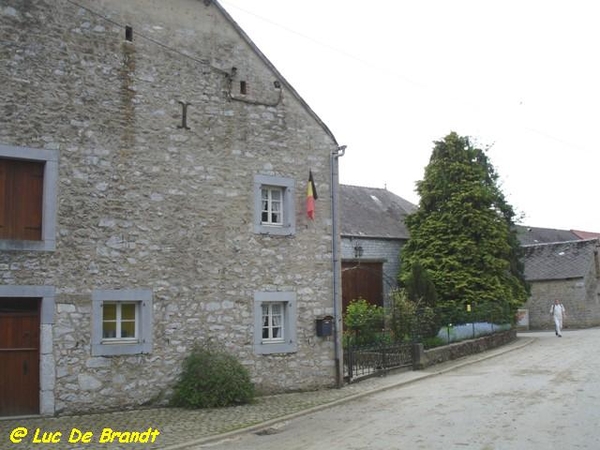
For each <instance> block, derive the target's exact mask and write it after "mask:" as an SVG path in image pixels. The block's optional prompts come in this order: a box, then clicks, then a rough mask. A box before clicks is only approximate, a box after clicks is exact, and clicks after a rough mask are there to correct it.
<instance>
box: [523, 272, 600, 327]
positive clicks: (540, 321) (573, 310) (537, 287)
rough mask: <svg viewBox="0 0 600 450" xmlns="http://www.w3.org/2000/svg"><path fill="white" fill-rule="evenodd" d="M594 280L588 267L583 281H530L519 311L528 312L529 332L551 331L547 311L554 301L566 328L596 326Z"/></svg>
mask: <svg viewBox="0 0 600 450" xmlns="http://www.w3.org/2000/svg"><path fill="white" fill-rule="evenodd" d="M598 289H599V286H598V280H597V278H596V273H595V268H594V267H593V266H592V267H591V268H590V271H589V273H588V274H587V276H586V277H585V278H578V279H570V280H553V281H534V282H531V297H530V298H529V300H528V301H527V303H526V304H525V305H524V306H523V308H526V309H529V327H530V328H531V329H553V328H554V323H553V321H552V318H551V317H550V308H551V306H552V303H553V302H554V299H555V298H558V299H559V300H560V301H561V302H562V303H563V304H564V305H565V308H566V310H567V319H566V321H565V323H566V326H567V327H575V328H579V327H592V326H598V325H600V301H599V294H600V292H599V291H598Z"/></svg>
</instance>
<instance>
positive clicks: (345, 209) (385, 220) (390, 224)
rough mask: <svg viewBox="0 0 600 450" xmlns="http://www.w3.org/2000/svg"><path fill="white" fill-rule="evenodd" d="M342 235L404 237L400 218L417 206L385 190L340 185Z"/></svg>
mask: <svg viewBox="0 0 600 450" xmlns="http://www.w3.org/2000/svg"><path fill="white" fill-rule="evenodd" d="M339 206H340V229H341V235H342V236H361V237H374V238H388V239H408V238H409V233H408V229H407V228H406V226H405V225H404V218H405V217H406V216H407V215H408V214H410V213H412V212H414V211H416V209H417V206H416V205H413V204H412V203H410V202H409V201H407V200H405V199H403V198H401V197H398V196H397V195H396V194H393V193H392V192H390V191H388V190H387V189H380V188H369V187H363V186H350V185H345V184H341V185H340V196H339Z"/></svg>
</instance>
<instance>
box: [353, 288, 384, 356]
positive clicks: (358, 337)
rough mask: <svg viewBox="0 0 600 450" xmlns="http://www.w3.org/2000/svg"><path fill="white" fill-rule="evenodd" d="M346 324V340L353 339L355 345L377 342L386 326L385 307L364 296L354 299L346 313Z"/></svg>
mask: <svg viewBox="0 0 600 450" xmlns="http://www.w3.org/2000/svg"><path fill="white" fill-rule="evenodd" d="M344 326H345V327H346V329H347V332H346V333H345V335H346V336H345V338H346V339H345V341H346V340H352V343H353V344H355V345H357V344H360V345H362V344H371V343H375V342H376V341H377V340H378V335H379V334H380V332H381V330H382V329H383V326H384V311H383V308H382V307H381V306H377V305H371V304H370V303H368V302H367V301H366V300H365V299H363V298H359V299H357V300H352V301H351V302H350V303H349V304H348V307H347V308H346V313H345V314H344Z"/></svg>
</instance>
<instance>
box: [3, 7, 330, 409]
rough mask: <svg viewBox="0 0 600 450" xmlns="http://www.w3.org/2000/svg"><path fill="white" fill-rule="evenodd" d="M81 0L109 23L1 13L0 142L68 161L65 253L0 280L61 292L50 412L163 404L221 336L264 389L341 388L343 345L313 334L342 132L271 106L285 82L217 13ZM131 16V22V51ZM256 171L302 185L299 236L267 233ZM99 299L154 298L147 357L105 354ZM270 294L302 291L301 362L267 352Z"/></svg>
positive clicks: (60, 11) (326, 282)
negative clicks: (256, 212) (94, 338)
mask: <svg viewBox="0 0 600 450" xmlns="http://www.w3.org/2000/svg"><path fill="white" fill-rule="evenodd" d="M78 3H79V4H82V5H85V6H87V7H90V8H94V9H95V10H103V14H106V15H108V16H109V17H110V19H111V22H108V21H106V20H103V19H102V18H99V17H98V16H97V15H94V14H92V13H90V12H89V11H87V10H86V9H83V8H79V7H76V6H74V5H73V3H71V2H68V1H65V0H52V1H50V0H47V1H41V0H35V1H31V2H20V1H17V0H8V1H6V2H4V4H3V10H2V11H1V12H0V20H1V22H2V23H1V25H2V26H1V27H0V30H1V31H0V34H1V36H0V37H1V39H2V41H3V42H4V43H7V42H8V43H9V44H7V45H4V44H3V46H2V49H1V50H0V51H1V54H0V57H1V59H2V60H3V61H5V62H6V64H2V65H0V80H1V81H2V84H3V90H2V94H0V109H2V110H3V111H4V112H5V114H4V115H3V117H4V118H3V119H0V143H1V144H3V145H9V146H21V147H31V148H47V149H54V150H58V151H59V154H60V157H59V182H58V213H57V216H58V218H57V243H56V250H55V251H52V252H31V251H20V252H19V251H17V252H15V251H11V252H0V283H2V284H4V285H7V286H21V285H32V286H51V287H54V288H55V289H56V297H55V302H56V309H55V311H54V318H53V324H52V327H51V328H47V329H46V330H45V331H44V332H45V335H46V337H47V338H46V341H45V342H46V344H45V350H44V351H46V352H53V358H49V359H48V362H49V363H48V365H47V367H46V368H45V369H44V372H43V373H45V374H46V375H47V376H51V377H53V379H52V380H51V381H49V382H48V383H46V385H47V386H49V388H48V389H49V390H48V391H47V392H46V393H45V397H46V398H47V399H46V400H45V407H43V410H44V411H45V412H48V413H52V412H76V411H81V410H85V411H88V410H90V409H107V408H121V407H124V406H135V405H139V404H142V403H147V402H151V403H152V402H156V403H161V402H164V401H165V400H166V398H167V397H168V394H169V392H170V387H171V386H172V384H173V382H174V380H175V378H176V376H177V373H178V371H179V367H180V363H181V361H182V359H183V358H184V357H185V356H186V355H187V354H188V353H189V350H190V349H191V347H192V346H193V345H194V343H196V342H198V341H202V340H204V339H208V338H213V339H214V340H215V341H216V342H217V343H218V344H219V345H220V346H221V347H222V348H225V349H227V350H228V351H231V352H233V353H234V354H236V355H237V356H238V357H239V359H240V360H241V361H242V363H243V364H244V365H245V366H247V367H248V368H249V369H250V371H251V374H252V378H253V380H254V381H255V382H256V383H257V385H258V387H259V389H260V390H263V391H268V392H275V391H284V390H290V389H291V390H296V389H308V388H314V387H321V386H329V385H332V384H334V382H335V368H334V361H333V353H334V348H333V342H332V340H331V339H328V338H317V337H316V336H315V332H314V328H315V326H314V321H315V318H316V317H318V316H322V315H324V314H332V313H333V294H332V286H333V279H332V254H331V213H330V209H331V205H330V203H329V198H330V193H329V188H330V184H329V173H330V171H331V169H330V166H329V164H330V160H329V155H330V153H331V151H332V149H334V148H335V142H334V140H333V138H332V137H331V136H330V135H329V134H328V133H326V132H325V131H324V129H323V128H322V126H320V125H319V123H318V122H317V121H316V120H315V119H314V118H313V117H311V116H310V115H308V114H307V112H306V110H305V109H304V108H303V107H302V105H301V104H300V103H299V102H298V101H297V100H296V99H295V98H294V97H292V95H291V94H290V92H289V91H287V90H286V89H285V88H284V90H283V94H282V100H281V102H280V103H279V104H277V105H276V106H267V104H273V103H277V100H278V98H279V93H278V90H277V89H275V88H274V86H273V81H275V79H276V76H275V74H274V73H272V72H271V71H270V70H269V69H268V68H267V67H266V66H265V65H264V64H263V63H262V62H261V60H260V59H259V58H258V57H257V56H256V55H254V54H253V53H252V52H251V51H250V48H249V46H248V45H247V44H245V43H244V42H242V41H241V40H240V39H239V36H238V35H237V34H236V33H235V32H234V31H233V30H232V29H231V28H230V27H229V24H228V22H226V21H224V20H223V18H222V16H221V15H220V14H219V13H218V11H217V10H216V9H215V7H214V6H208V7H207V6H205V3H204V2H201V1H191V0H190V1H184V0H181V1H169V2H163V1H160V2H157V1H155V2H153V6H152V7H149V3H150V2H143V3H144V5H143V6H144V7H142V8H138V9H134V8H135V7H139V5H140V4H141V3H140V2H139V1H138V2H133V1H132V2H129V1H128V2H122V1H120V0H111V1H101V2H96V1H91V0H87V1H84V0H82V1H80V2H78ZM122 24H130V25H132V26H133V29H134V41H133V43H125V42H124V36H125V31H124V28H123V27H122V26H120V25H122ZM136 33H141V34H143V35H146V36H148V37H151V38H152V40H154V41H156V42H160V43H165V44H166V45H167V46H169V47H171V48H172V49H173V50H170V49H166V48H165V47H163V46H161V45H157V44H156V43H155V42H152V41H150V40H147V39H143V38H142V37H141V36H139V35H136ZM174 50H176V51H174ZM181 53H187V54H191V55H194V58H187V57H185V56H183V55H182V54H181ZM234 66H235V67H237V77H238V78H237V80H235V83H238V82H239V80H241V79H243V80H246V81H247V82H248V95H247V97H246V98H247V99H248V100H250V102H240V101H234V100H231V99H228V95H227V90H228V80H227V77H226V76H224V73H223V72H222V71H220V70H218V68H225V69H227V70H229V69H230V68H231V67H234ZM236 85H237V84H236ZM179 101H185V102H189V103H191V105H190V106H189V109H188V118H187V125H188V126H189V127H190V130H185V129H182V128H178V126H179V125H181V123H182V120H181V105H180V104H179V103H178V102H179ZM309 169H312V171H313V174H314V176H315V182H316V183H317V186H318V190H319V194H320V195H319V200H318V202H317V211H316V219H315V221H314V222H313V221H308V220H307V219H306V215H305V213H304V198H305V186H306V185H305V180H306V178H307V176H308V170H309ZM257 174H262V175H273V176H279V177H287V178H291V179H293V180H295V186H296V187H295V204H296V210H295V220H296V230H297V231H296V234H295V235H294V236H292V237H269V236H263V235H257V234H255V233H254V232H253V223H252V213H253V205H254V198H253V189H252V187H253V178H254V176H255V175H257ZM98 289H102V290H110V289H150V290H151V291H152V295H153V316H154V317H153V318H154V329H153V341H154V342H153V349H152V352H151V353H150V354H144V355H134V356H113V357H93V356H91V343H90V340H91V328H92V325H91V313H92V292H93V291H94V290H98ZM256 291H286V292H295V293H296V295H297V311H296V315H297V328H298V349H297V351H296V352H295V353H289V354H279V355H257V354H256V353H255V352H254V351H253V346H252V343H253V327H254V324H255V322H254V313H253V296H254V293H255V292H256ZM123 392H127V395H122V393H123Z"/></svg>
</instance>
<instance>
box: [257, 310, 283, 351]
mask: <svg viewBox="0 0 600 450" xmlns="http://www.w3.org/2000/svg"><path fill="white" fill-rule="evenodd" d="M284 308H285V305H284V304H283V303H279V302H264V303H263V304H262V322H263V327H262V341H263V343H264V342H267V343H268V342H283V335H284V331H285V329H284V322H283V310H284Z"/></svg>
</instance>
